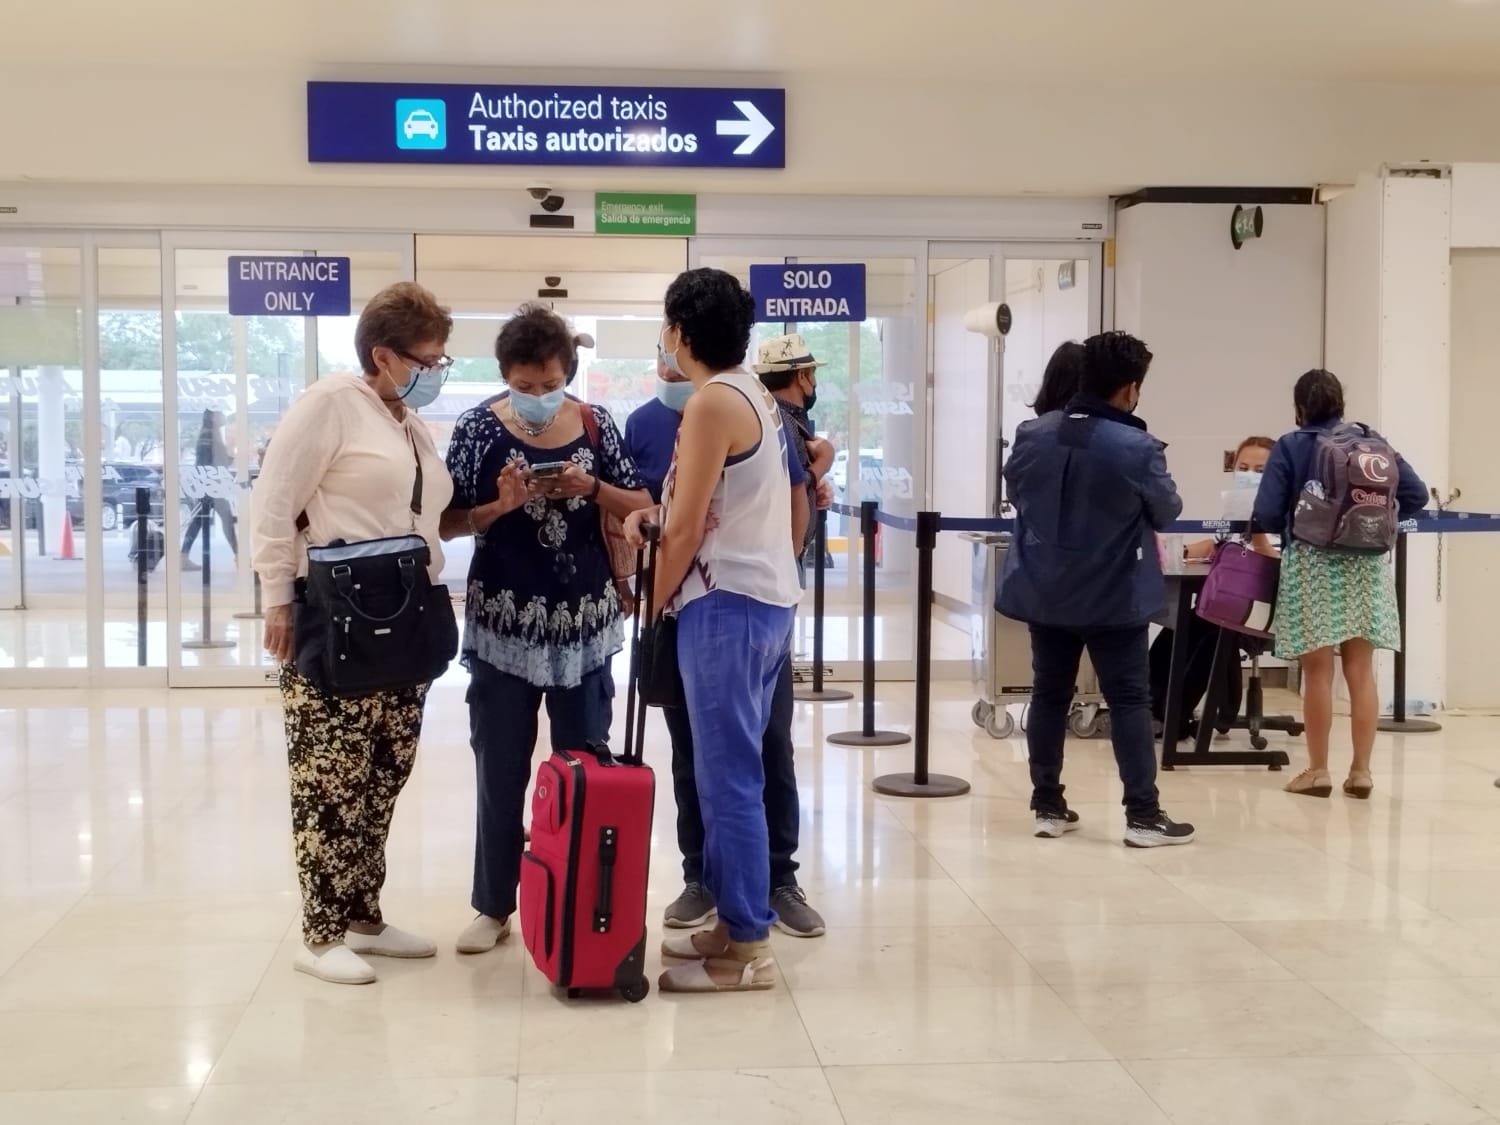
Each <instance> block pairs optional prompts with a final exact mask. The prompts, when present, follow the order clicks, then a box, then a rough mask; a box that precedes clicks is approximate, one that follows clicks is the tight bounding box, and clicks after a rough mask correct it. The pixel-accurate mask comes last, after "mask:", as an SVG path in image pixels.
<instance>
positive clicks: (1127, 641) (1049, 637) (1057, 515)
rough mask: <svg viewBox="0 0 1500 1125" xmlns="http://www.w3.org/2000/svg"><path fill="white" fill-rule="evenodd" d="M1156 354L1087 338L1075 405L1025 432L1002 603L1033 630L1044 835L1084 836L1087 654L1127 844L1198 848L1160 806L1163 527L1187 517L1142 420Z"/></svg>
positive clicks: (1037, 787)
mask: <svg viewBox="0 0 1500 1125" xmlns="http://www.w3.org/2000/svg"><path fill="white" fill-rule="evenodd" d="M1150 366H1151V353H1150V352H1149V351H1148V350H1147V349H1146V345H1145V344H1143V343H1141V341H1139V340H1137V339H1135V337H1133V336H1129V335H1127V334H1125V333H1124V332H1107V333H1105V334H1103V335H1101V336H1095V337H1093V338H1092V339H1090V340H1087V341H1085V343H1084V363H1083V377H1082V383H1081V387H1080V390H1079V393H1078V395H1077V396H1076V397H1075V398H1074V399H1073V401H1072V402H1070V403H1069V404H1068V406H1067V408H1066V409H1064V410H1060V411H1056V412H1054V413H1051V414H1046V415H1043V416H1042V417H1040V418H1038V419H1036V420H1035V421H1032V422H1026V423H1023V424H1022V425H1021V427H1020V429H1019V430H1018V431H1017V432H1016V443H1015V447H1014V449H1013V450H1012V452H1011V456H1010V460H1009V461H1008V462H1007V463H1006V466H1005V481H1006V484H1007V486H1008V490H1009V496H1010V500H1011V502H1012V503H1013V504H1014V505H1015V508H1016V531H1015V535H1014V536H1013V537H1012V540H1011V544H1010V550H1009V551H1008V552H1007V553H1006V557H1005V564H1004V567H1003V569H1002V571H1001V575H1000V588H999V591H998V594H997V596H996V600H995V608H996V609H998V610H999V611H1000V612H1001V613H1002V614H1004V615H1005V616H1006V617H1010V618H1014V619H1015V620H1017V621H1024V622H1026V623H1027V624H1028V625H1030V626H1031V663H1032V688H1031V713H1030V718H1029V722H1028V723H1027V728H1026V745H1027V750H1028V753H1029V755H1030V758H1031V784H1032V797H1031V807H1032V809H1034V810H1035V812H1036V834H1037V835H1038V836H1042V837H1053V838H1055V837H1058V836H1061V835H1063V834H1064V833H1065V832H1071V831H1073V830H1074V829H1075V828H1077V827H1078V814H1077V813H1075V812H1073V811H1072V810H1070V809H1069V808H1068V804H1067V802H1066V801H1065V800H1064V799H1063V785H1062V765H1063V739H1064V737H1065V734H1066V729H1067V718H1068V710H1069V708H1070V707H1071V706H1072V703H1073V694H1074V688H1075V685H1076V682H1077V678H1078V663H1079V659H1080V657H1081V655H1082V653H1083V650H1084V649H1085V648H1087V649H1088V652H1089V659H1090V660H1092V661H1093V664H1094V670H1095V672H1097V673H1098V676H1099V687H1100V690H1101V691H1102V692H1103V693H1104V699H1105V702H1106V703H1107V704H1108V705H1109V713H1110V722H1111V729H1112V738H1113V741H1114V749H1115V761H1116V763H1117V764H1118V766H1119V769H1120V780H1121V782H1122V783H1123V784H1124V786H1125V843H1126V844H1127V845H1128V846H1130V847H1139V848H1154V847H1161V846H1163V845H1167V844H1186V843H1190V842H1191V841H1192V839H1193V827H1192V825H1190V824H1176V823H1174V822H1173V821H1172V820H1170V819H1169V818H1168V817H1167V815H1166V814H1165V813H1164V812H1162V810H1161V806H1160V804H1158V803H1157V790H1156V747H1155V745H1154V743H1153V740H1152V736H1151V686H1150V674H1149V660H1148V657H1147V633H1148V629H1149V626H1150V623H1151V621H1152V619H1154V618H1161V617H1163V616H1165V613H1166V608H1167V593H1166V584H1165V582H1164V581H1163V580H1162V574H1161V561H1160V558H1159V556H1158V553H1157V547H1156V532H1158V531H1162V530H1165V529H1166V528H1167V527H1169V526H1170V525H1171V523H1172V521H1173V520H1175V519H1176V518H1177V517H1178V516H1179V515H1180V514H1181V513H1182V499H1181V497H1179V496H1178V495H1177V486H1176V484H1175V483H1173V481H1172V476H1171V474H1170V473H1169V472H1168V471H1167V461H1166V457H1165V456H1164V455H1163V450H1164V449H1165V446H1163V445H1162V443H1161V442H1160V441H1158V440H1157V439H1156V438H1154V437H1152V436H1151V434H1150V433H1149V432H1147V430H1146V424H1145V423H1144V422H1142V421H1141V420H1140V419H1139V418H1137V417H1135V409H1136V406H1137V405H1138V404H1139V403H1140V400H1141V384H1142V383H1143V382H1144V381H1145V378H1146V371H1147V369H1148V368H1149V367H1150Z"/></svg>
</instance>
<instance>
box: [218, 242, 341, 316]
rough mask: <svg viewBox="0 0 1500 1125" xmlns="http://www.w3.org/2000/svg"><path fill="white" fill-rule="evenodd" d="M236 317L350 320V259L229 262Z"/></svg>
mask: <svg viewBox="0 0 1500 1125" xmlns="http://www.w3.org/2000/svg"><path fill="white" fill-rule="evenodd" d="M229 314H230V315H231V316H348V315H349V259H348V258H308V257H302V256H297V257H274V258H272V257H261V258H249V257H246V258H230V259H229Z"/></svg>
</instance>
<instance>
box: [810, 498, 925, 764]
mask: <svg viewBox="0 0 1500 1125" xmlns="http://www.w3.org/2000/svg"><path fill="white" fill-rule="evenodd" d="M876 511H877V506H876V504H875V501H873V500H866V501H864V502H863V503H862V504H860V506H859V532H860V540H861V547H862V548H863V550H864V561H865V588H864V607H863V609H864V612H863V614H862V617H863V621H862V625H861V627H862V628H863V630H864V725H863V726H861V728H860V729H859V730H853V731H841V732H839V733H838V734H830V735H829V736H828V741H829V742H831V743H833V744H834V745H835V746H900V745H901V744H903V743H906V742H910V741H911V735H909V734H903V733H901V732H900V731H895V730H876V729H875V527H876V523H875V512H876Z"/></svg>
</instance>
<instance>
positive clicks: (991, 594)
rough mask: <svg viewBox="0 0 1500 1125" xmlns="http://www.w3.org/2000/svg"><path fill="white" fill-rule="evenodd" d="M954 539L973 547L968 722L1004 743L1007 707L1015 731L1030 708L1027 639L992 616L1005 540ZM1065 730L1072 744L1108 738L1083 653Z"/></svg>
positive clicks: (984, 536)
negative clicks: (1016, 710) (1017, 708)
mask: <svg viewBox="0 0 1500 1125" xmlns="http://www.w3.org/2000/svg"><path fill="white" fill-rule="evenodd" d="M959 537H960V538H961V539H966V540H968V541H969V542H970V543H972V544H973V545H974V563H973V588H972V597H973V605H972V607H971V608H970V611H969V644H970V652H971V669H972V676H973V681H974V690H975V691H976V692H977V693H978V695H979V699H978V700H977V701H976V702H975V704H974V709H973V710H972V711H971V712H970V717H971V718H973V720H974V725H975V726H976V727H980V728H981V729H983V730H984V731H985V732H986V733H987V734H988V735H989V736H990V737H991V738H1009V737H1010V736H1011V735H1013V734H1015V732H1016V720H1015V716H1014V715H1012V714H1011V713H1010V710H1009V708H1010V705H1012V704H1017V703H1019V704H1021V705H1022V712H1021V729H1022V730H1025V729H1026V707H1028V706H1029V705H1030V703H1031V638H1030V635H1029V633H1028V631H1027V629H1026V626H1025V625H1023V624H1021V623H1020V622H1019V621H1012V620H1010V618H1008V617H1002V616H1001V615H1000V614H998V613H996V612H995V579H996V576H997V575H999V573H1000V566H1001V564H1002V563H1003V562H1004V560H1005V552H1006V550H1007V549H1008V548H1009V543H1010V536H1009V535H1007V534H995V533H987V532H972V531H965V532H961V533H960V535H959ZM1068 730H1069V731H1071V732H1072V733H1073V734H1074V735H1075V736H1076V737H1078V738H1104V737H1107V736H1108V734H1109V712H1108V711H1107V710H1106V709H1105V707H1104V697H1103V696H1102V695H1100V694H1099V681H1098V677H1096V676H1095V675H1094V667H1093V665H1092V664H1090V663H1089V657H1088V653H1087V652H1085V653H1084V654H1083V659H1082V660H1081V661H1080V663H1079V666H1078V688H1077V693H1076V694H1075V695H1074V697H1073V708H1072V710H1071V711H1070V712H1069V714H1068Z"/></svg>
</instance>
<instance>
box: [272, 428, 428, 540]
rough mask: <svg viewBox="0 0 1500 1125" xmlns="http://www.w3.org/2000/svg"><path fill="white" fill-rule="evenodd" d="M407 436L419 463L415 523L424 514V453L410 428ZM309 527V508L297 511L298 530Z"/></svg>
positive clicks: (413, 492)
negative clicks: (418, 446) (422, 453)
mask: <svg viewBox="0 0 1500 1125" xmlns="http://www.w3.org/2000/svg"><path fill="white" fill-rule="evenodd" d="M406 437H407V440H409V441H410V442H411V456H412V460H414V461H415V462H416V463H417V476H416V479H415V480H414V481H412V485H411V514H412V522H413V525H415V523H416V518H417V517H418V516H420V515H421V514H422V455H421V454H420V453H418V452H417V439H416V437H415V435H413V434H412V432H411V430H410V429H409V428H408V429H407V431H406ZM307 528H308V519H307V509H306V508H304V509H303V510H302V511H300V512H298V513H297V530H298V531H300V532H302V534H303V535H306V534H307Z"/></svg>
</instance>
